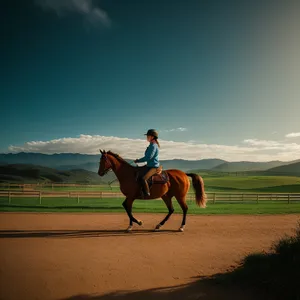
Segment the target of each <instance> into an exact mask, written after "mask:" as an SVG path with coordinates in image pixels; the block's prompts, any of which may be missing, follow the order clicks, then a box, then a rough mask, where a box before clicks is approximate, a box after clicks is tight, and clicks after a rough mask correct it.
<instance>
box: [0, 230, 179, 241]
mask: <svg viewBox="0 0 300 300" xmlns="http://www.w3.org/2000/svg"><path fill="white" fill-rule="evenodd" d="M170 233H178V230H164V229H162V230H159V231H158V232H157V231H154V229H136V230H132V231H131V232H126V231H125V230H121V229H120V230H1V231H0V238H2V239H3V238H95V237H111V236H128V237H130V236H144V235H154V234H155V235H157V234H170Z"/></svg>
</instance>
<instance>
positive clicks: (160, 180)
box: [136, 166, 169, 188]
mask: <svg viewBox="0 0 300 300" xmlns="http://www.w3.org/2000/svg"><path fill="white" fill-rule="evenodd" d="M146 172H147V168H145V167H139V168H138V171H137V175H136V180H137V181H139V179H140V178H142V177H143V176H144V175H145V174H146ZM168 181H169V175H168V173H167V172H166V171H163V167H162V166H159V167H158V168H157V169H156V174H154V175H152V176H151V177H150V178H149V179H148V181H147V182H148V185H149V188H150V187H151V186H152V184H165V183H167V182H168Z"/></svg>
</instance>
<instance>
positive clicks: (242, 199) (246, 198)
mask: <svg viewBox="0 0 300 300" xmlns="http://www.w3.org/2000/svg"><path fill="white" fill-rule="evenodd" d="M206 196H207V199H208V201H209V202H211V203H213V204H214V203H260V202H263V201H264V202H265V201H269V202H272V203H274V202H275V203H276V202H278V203H289V204H290V203H297V202H300V193H276V194H275V193H221V192H219V193H206ZM1 198H2V200H4V199H7V201H8V203H11V200H12V199H13V198H38V199H39V203H40V204H42V199H43V198H76V199H77V203H79V202H80V201H82V202H84V199H85V198H98V199H109V198H120V199H124V198H125V197H124V195H123V194H122V193H120V192H109V191H108V192H107V191H106V192H104V191H76V190H73V191H42V190H23V191H16V190H6V191H5V190H2V191H0V199H1ZM194 199H195V194H194V193H188V195H187V201H194ZM2 202H3V201H2Z"/></svg>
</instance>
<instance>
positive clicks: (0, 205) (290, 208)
mask: <svg viewBox="0 0 300 300" xmlns="http://www.w3.org/2000/svg"><path fill="white" fill-rule="evenodd" d="M122 201H123V199H120V198H110V199H102V200H100V199H90V198H86V199H84V198H82V199H80V203H77V199H76V198H45V199H43V202H42V205H40V204H39V199H38V198H13V199H12V201H11V203H10V204H8V203H7V199H3V198H2V199H0V211H36V212H39V211H45V212H50V211H51V212H77V211H78V212H82V211H84V212H89V211H91V212H93V211H94V212H124V209H123V207H122ZM173 204H174V208H175V213H182V211H181V208H180V207H179V205H178V204H177V202H176V200H174V201H173ZM188 206H189V211H188V212H189V214H289V213H300V203H299V202H298V203H291V204H287V203H282V202H280V201H276V202H274V201H273V202H272V201H264V202H261V203H259V204H256V203H255V202H252V203H228V202H227V203H216V204H213V203H212V202H208V205H207V208H205V209H203V208H199V207H198V206H196V204H195V202H194V201H188ZM133 211H134V212H149V213H150V212H151V213H167V208H166V206H165V204H164V202H163V201H162V200H150V201H149V200H148V201H143V200H136V201H135V202H134V205H133ZM124 213H125V212H124Z"/></svg>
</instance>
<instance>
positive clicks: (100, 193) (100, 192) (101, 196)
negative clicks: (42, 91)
mask: <svg viewBox="0 0 300 300" xmlns="http://www.w3.org/2000/svg"><path fill="white" fill-rule="evenodd" d="M100 199H101V200H102V192H100Z"/></svg>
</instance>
